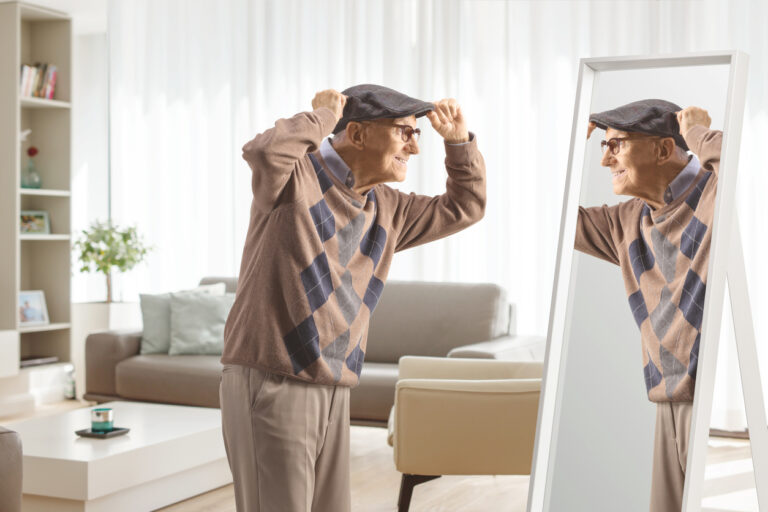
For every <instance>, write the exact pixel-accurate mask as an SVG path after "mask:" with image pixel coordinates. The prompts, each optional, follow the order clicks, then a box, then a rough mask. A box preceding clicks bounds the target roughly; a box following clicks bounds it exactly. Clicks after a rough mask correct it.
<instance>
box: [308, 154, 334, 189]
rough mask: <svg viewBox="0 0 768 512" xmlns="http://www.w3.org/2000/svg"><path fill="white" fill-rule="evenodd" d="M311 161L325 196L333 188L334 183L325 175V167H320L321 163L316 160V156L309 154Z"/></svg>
mask: <svg viewBox="0 0 768 512" xmlns="http://www.w3.org/2000/svg"><path fill="white" fill-rule="evenodd" d="M309 159H310V160H311V161H312V167H314V168H315V174H317V181H318V182H320V190H322V191H323V194H325V193H326V192H327V191H328V189H329V188H331V187H332V186H333V182H332V181H331V178H329V177H328V175H327V174H326V173H325V169H323V166H322V165H320V162H318V161H317V158H315V155H313V154H311V153H310V154H309Z"/></svg>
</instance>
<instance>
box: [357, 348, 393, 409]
mask: <svg viewBox="0 0 768 512" xmlns="http://www.w3.org/2000/svg"><path fill="white" fill-rule="evenodd" d="M396 384H397V365H396V364H390V363H371V362H367V363H365V364H364V365H363V370H362V372H361V373H360V385H359V386H357V387H356V388H353V389H352V391H351V392H350V394H349V409H350V411H352V419H353V420H365V421H380V422H386V421H387V415H388V414H389V410H390V409H391V408H392V406H393V405H394V403H395V385H396Z"/></svg>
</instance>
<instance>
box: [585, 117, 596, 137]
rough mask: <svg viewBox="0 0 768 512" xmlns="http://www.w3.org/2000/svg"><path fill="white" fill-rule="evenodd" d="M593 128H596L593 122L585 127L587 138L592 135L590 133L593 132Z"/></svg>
mask: <svg viewBox="0 0 768 512" xmlns="http://www.w3.org/2000/svg"><path fill="white" fill-rule="evenodd" d="M595 128H597V124H595V123H594V121H590V122H589V126H587V138H589V136H590V135H592V132H593V131H595Z"/></svg>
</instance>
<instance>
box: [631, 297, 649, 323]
mask: <svg viewBox="0 0 768 512" xmlns="http://www.w3.org/2000/svg"><path fill="white" fill-rule="evenodd" d="M629 307H630V309H631V310H632V315H633V316H634V317H635V322H637V326H638V327H640V324H642V323H643V321H644V320H645V319H646V318H648V306H646V305H645V299H644V298H643V292H642V290H637V291H636V292H635V293H633V294H632V295H630V296H629Z"/></svg>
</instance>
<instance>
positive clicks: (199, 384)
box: [115, 354, 222, 407]
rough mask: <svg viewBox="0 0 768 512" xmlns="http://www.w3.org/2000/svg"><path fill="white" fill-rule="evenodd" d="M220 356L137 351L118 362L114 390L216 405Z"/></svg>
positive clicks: (159, 399) (142, 396)
mask: <svg viewBox="0 0 768 512" xmlns="http://www.w3.org/2000/svg"><path fill="white" fill-rule="evenodd" d="M221 369H222V366H221V363H220V362H219V356H170V355H167V354H152V355H139V356H134V357H131V358H128V359H126V360H124V361H122V362H121V363H119V364H118V365H117V368H116V370H115V373H116V378H115V380H116V386H117V393H118V394H119V395H120V396H121V397H122V398H126V399H131V400H143V401H148V402H163V403H170V404H180V405H196V406H199V407H219V382H220V380H221Z"/></svg>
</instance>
